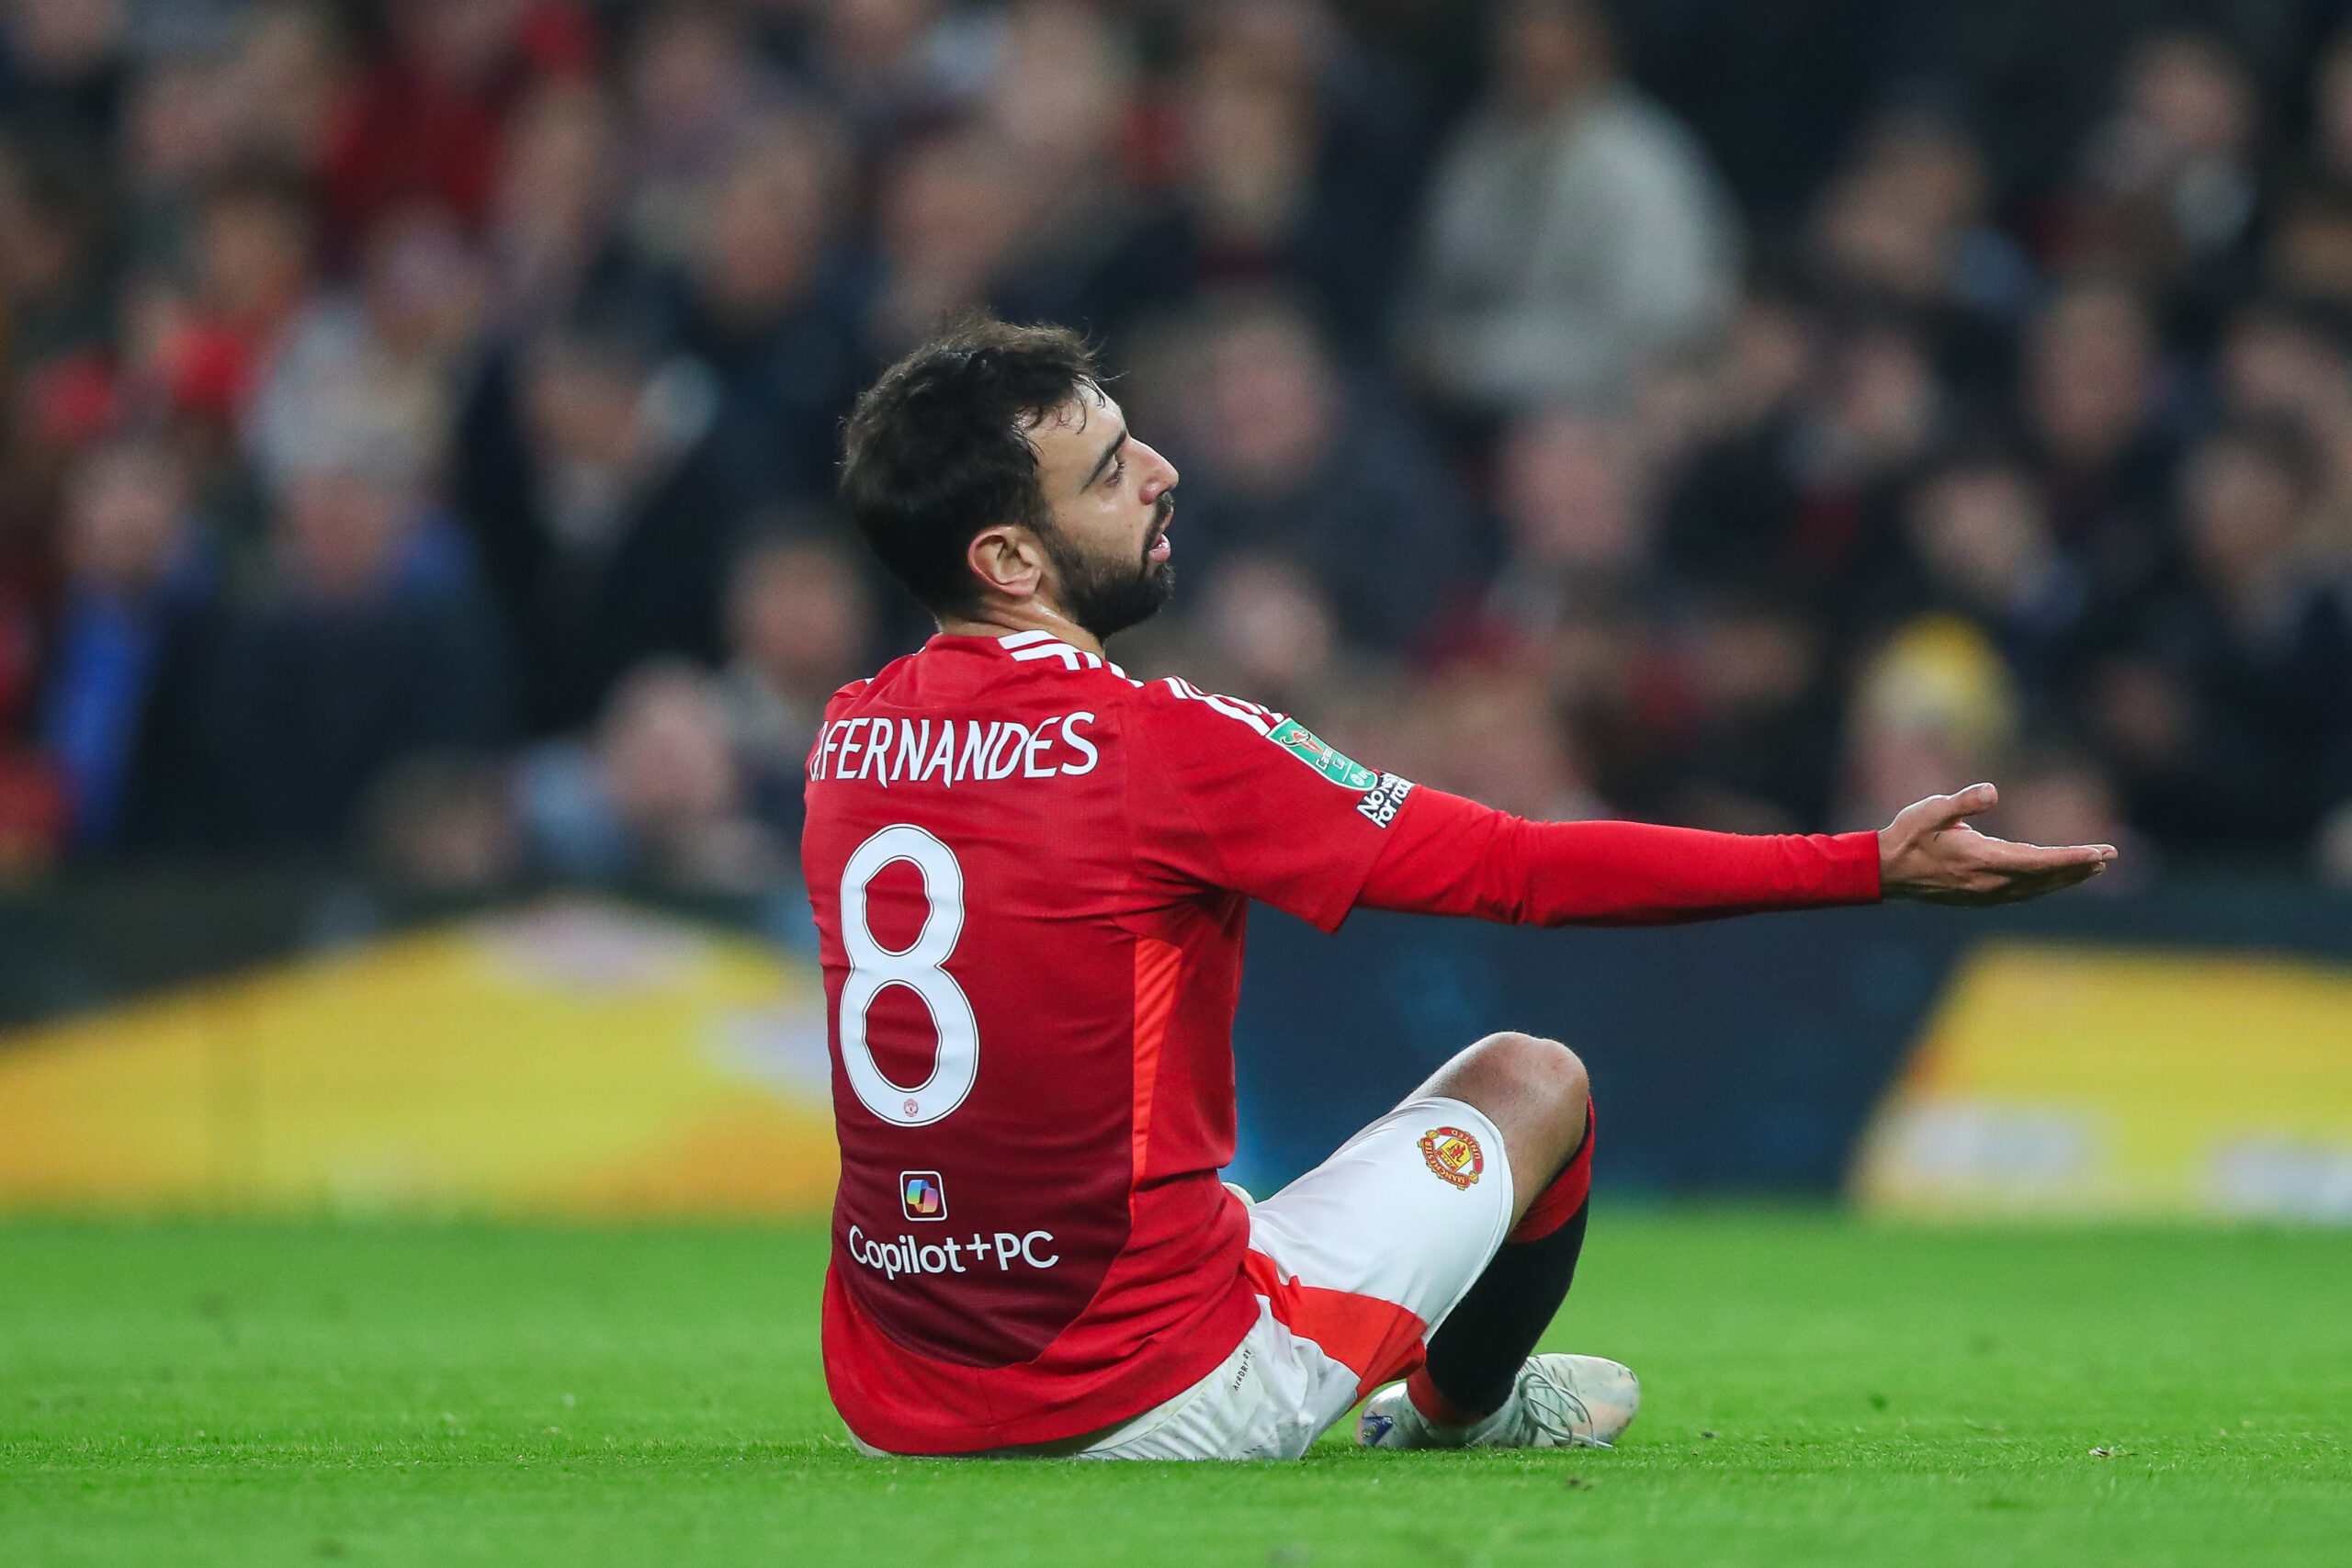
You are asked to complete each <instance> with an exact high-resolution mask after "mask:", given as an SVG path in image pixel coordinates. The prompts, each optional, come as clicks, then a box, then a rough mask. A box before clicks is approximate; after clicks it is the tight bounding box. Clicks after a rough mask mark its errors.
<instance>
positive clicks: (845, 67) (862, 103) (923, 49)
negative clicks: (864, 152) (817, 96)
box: [807, 0, 996, 148]
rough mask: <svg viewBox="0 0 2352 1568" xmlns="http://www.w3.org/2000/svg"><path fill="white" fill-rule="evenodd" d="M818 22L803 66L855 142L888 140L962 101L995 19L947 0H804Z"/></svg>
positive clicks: (978, 78)
mask: <svg viewBox="0 0 2352 1568" xmlns="http://www.w3.org/2000/svg"><path fill="white" fill-rule="evenodd" d="M807 8H808V9H809V10H810V11H813V12H814V13H815V14H816V17H817V24H816V27H815V29H814V37H813V39H811V47H810V48H809V51H808V61H807V63H808V69H809V73H810V74H811V75H812V76H813V77H814V78H815V80H816V82H817V84H818V85H819V87H820V90H822V91H823V92H824V93H825V94H826V95H827V96H830V97H831V99H832V100H833V102H834V103H835V104H837V105H838V106H840V107H841V108H842V112H844V113H845V114H846V115H847V116H848V117H849V119H850V123H851V125H852V127H853V128H854V130H855V132H856V134H857V136H858V138H859V140H860V141H861V142H863V143H864V144H865V145H866V146H868V147H875V148H879V147H885V146H888V144H889V143H890V142H891V141H893V140H894V139H895V138H897V137H898V136H899V134H901V133H902V132H904V131H905V130H907V129H908V128H909V127H910V126H911V125H915V124H918V123H921V122H922V121H925V120H936V119H938V118H941V117H942V116H943V115H944V114H947V113H949V112H952V111H953V110H954V109H956V108H957V107H966V106H968V105H969V103H970V102H971V100H972V99H973V98H974V97H976V96H978V94H979V92H980V91H981V88H982V86H983V85H984V84H985V81H986V78H987V73H988V70H989V64H990V62H991V60H992V57H993V55H994V52H995V50H994V45H995V42H996V38H995V29H994V28H993V27H992V26H991V23H992V22H993V20H994V18H993V17H990V16H989V15H988V13H986V12H984V11H959V10H955V9H951V8H950V7H949V6H948V5H947V4H946V0H808V7H807Z"/></svg>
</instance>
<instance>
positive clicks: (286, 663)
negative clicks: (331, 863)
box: [205, 396, 507, 853]
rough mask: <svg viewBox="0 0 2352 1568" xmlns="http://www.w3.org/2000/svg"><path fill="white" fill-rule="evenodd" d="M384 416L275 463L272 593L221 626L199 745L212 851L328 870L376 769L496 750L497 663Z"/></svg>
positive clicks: (347, 421)
mask: <svg viewBox="0 0 2352 1568" xmlns="http://www.w3.org/2000/svg"><path fill="white" fill-rule="evenodd" d="M409 434H410V433H409V431H408V430H407V429H406V427H405V425H404V423H403V422H402V421H401V417H400V414H399V411H397V410H392V409H387V408H384V407H380V406H376V405H371V404H370V403H368V401H367V400H364V399H362V398H359V397H357V396H348V397H346V398H345V399H342V400H336V401H335V402H334V404H331V405H330V407H329V409H328V410H325V411H322V413H321V415H320V416H319V417H318V418H316V419H315V420H314V421H313V422H312V423H311V427H310V429H309V430H308V431H307V432H306V434H305V439H304V441H303V442H302V443H301V444H300V446H297V447H295V448H294V449H292V450H290V451H289V452H288V454H287V471H286V473H285V475H284V477H283V479H281V480H280V481H279V483H278V486H277V514H276V517H275V520H274V524H275V530H276V534H275V542H276V556H277V559H276V564H277V583H276V585H275V586H274V588H273V590H272V591H271V592H268V593H267V594H266V595H265V596H264V597H263V598H262V599H261V600H260V601H259V602H258V603H256V604H254V605H253V606H252V607H251V608H250V609H248V610H246V611H244V612H243V613H242V614H240V615H238V616H237V617H236V618H235V620H234V621H233V622H232V625H231V626H230V628H229V631H228V633H227V635H226V637H225V639H224V647H223V650H222V655H221V659H220V667H219V670H218V672H217V678H216V679H215V680H214V682H212V687H213V689H212V691H211V693H210V694H209V697H210V700H209V716H208V721H207V723H206V726H205V733H206V735H207V737H208V739H209V740H210V742H211V743H212V746H213V750H214V770H215V772H216V774H217V776H218V779H219V784H220V808H221V810H220V819H219V822H218V824H217V837H218V838H219V840H220V841H222V842H224V843H226V844H228V845H232V846H236V847H250V848H265V849H275V850H281V851H297V852H311V853H334V852H340V851H342V850H344V849H345V848H347V847H349V845H350V844H351V842H352V837H353V830H354V829H355V828H356V826H357V823H358V815H359V811H360V808H361V807H362V804H363V802H364V800H365V798H366V796H367V795H368V792H369V789H370V787H371V786H372V785H373V784H375V783H376V781H377V779H378V777H379V774H380V773H382V772H383V770H384V769H385V768H386V767H388V766H389V765H390V764H392V763H394V762H396V761H400V760H401V758H404V757H407V756H409V755H412V754H413V753H415V752H419V751H426V750H448V749H452V748H456V749H478V748H484V747H488V746H491V745H493V744H495V743H496V742H497V741H498V740H499V739H501V738H502V737H503V733H504V728H505V725H504V719H505V713H506V707H507V703H506V691H505V681H504V678H503V677H504V664H503V659H502V657H501V650H500V648H499V643H498V637H497V632H496V629H495V626H494V623H493V622H492V620H491V618H490V615H489V612H488V610H487V608H486V606H485V605H484V604H483V602H482V601H481V598H480V596H479V595H478V593H477V592H476V591H475V588H474V584H473V580H472V574H471V570H470V565H469V560H468V558H467V555H466V552H465V549H464V547H463V545H462V543H461V542H460V540H459V539H458V536H457V535H456V533H455V531H454V529H453V528H452V527H451V525H449V524H447V522H446V521H442V520H440V519H437V518H436V517H435V516H434V515H433V514H431V513H428V512H427V511H426V509H425V508H424V505H423V502H422V491H421V488H420V487H421V483H422V479H423V477H424V476H423V472H422V468H421V459H420V455H419V454H418V453H417V452H416V451H415V450H414V449H413V446H412V445H411V443H410V439H409Z"/></svg>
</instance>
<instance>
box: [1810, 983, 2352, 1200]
mask: <svg viewBox="0 0 2352 1568" xmlns="http://www.w3.org/2000/svg"><path fill="white" fill-rule="evenodd" d="M1851 1189H1852V1193H1853V1196H1854V1198H1855V1200H1856V1201H1857V1202H1859V1203H1860V1206H1862V1207H1863V1208H1865V1209H1868V1210H1871V1211H1876V1212H1880V1213H1901V1214H1906V1215H1959V1214H2035V1215H2052V1216H2086V1217H2087V1216H2101V1217H2111V1216H2139V1217H2150V1218H2157V1217H2164V1218H2171V1217H2181V1216H2206V1217H2215V1218H2238V1219H2263V1220H2288V1221H2312V1222H2321V1223H2334V1224H2346V1223H2352V969H2346V968H2345V967H2341V966H2336V965H2329V964H2319V963H2313V962H2308V961H2302V960H2294V959H2284V958H2274V957H2256V956H2239V955H2233V954H2215V953H2173V952H2157V951H2149V950H2137V949H2121V950H2119V949H2112V948H2094V947H2074V946H2064V945H2054V944H2043V943H2037V944H2034V945H2030V946H2029V945H2023V944H2018V943H2013V942H1987V943H1985V944H1984V945H1982V946H1981V947H1979V948H1977V949H1976V950H1974V951H1973V953H1971V954H1970V956H1969V957H1968V958H1967V959H1966V960H1965V961H1964V962H1963V963H1962V965H1961V966H1960V968H1959V970H1958V971H1957V972H1956V973H1955V975H1954V976H1953V979H1952V982H1951V986H1950V987H1949V988H1948V989H1947V991H1946V993H1945V995H1944V998H1943V1000H1942V1003H1941V1005H1940V1007H1939V1009H1938V1010H1937V1012H1936V1014H1935V1016H1934V1017H1933V1018H1932V1020H1931V1021H1930V1022H1929V1025H1928V1031H1927V1032H1926V1034H1925V1035H1924V1037H1923V1038H1922V1039H1921V1040H1920V1042H1919V1043H1918V1045H1917V1048H1916V1049H1915V1050H1914V1052H1913V1055H1912V1056H1911V1059H1910V1062H1909V1064H1908V1065H1907V1066H1906V1067H1905V1071H1904V1073H1903V1075H1902V1076H1901V1077H1900V1078H1899V1079H1898V1080H1897V1082H1896V1083H1895V1084H1894V1087H1893V1088H1892V1089H1890V1090H1889V1091H1888V1093H1887V1096H1886V1098H1885V1100H1884V1101H1883V1103H1882V1104H1881V1105H1880V1107H1879V1108H1878V1111H1876V1113H1875V1114H1874V1115H1873V1117H1872V1118H1871V1124H1870V1127H1869V1129H1868V1131H1867V1133H1866V1134H1865V1135H1864V1137H1863V1139H1862V1142H1861V1145H1860V1148H1859V1150H1858V1152H1857V1156H1856V1159H1855V1162H1854V1167H1853V1174H1852V1180H1851Z"/></svg>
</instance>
